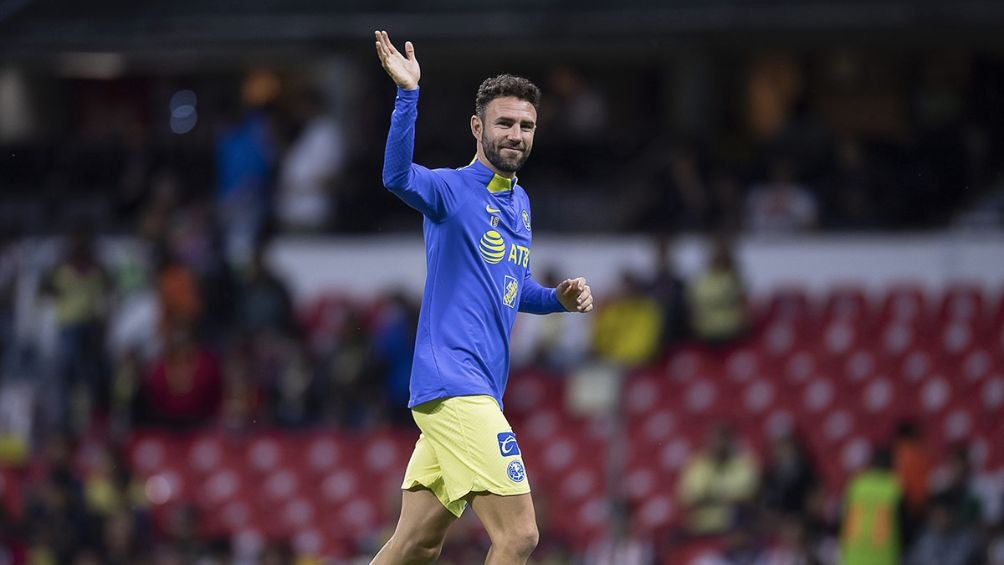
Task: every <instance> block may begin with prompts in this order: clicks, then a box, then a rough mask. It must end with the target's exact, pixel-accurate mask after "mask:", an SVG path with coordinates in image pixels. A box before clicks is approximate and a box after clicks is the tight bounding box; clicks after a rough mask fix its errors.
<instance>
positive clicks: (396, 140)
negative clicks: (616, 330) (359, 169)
mask: <svg viewBox="0 0 1004 565" xmlns="http://www.w3.org/2000/svg"><path fill="white" fill-rule="evenodd" d="M417 116H418V89H415V90H404V89H401V88H399V89H398V93H397V99H396V100H395V103H394V113H393V114H392V115H391V124H390V132H389V134H388V136H387V147H386V151H385V154H384V167H383V183H384V186H386V187H387V189H388V190H390V191H391V192H393V193H394V194H396V195H397V196H398V197H399V198H400V199H401V200H403V201H404V202H405V203H407V204H408V205H409V206H411V207H412V208H414V209H416V210H418V211H419V212H421V213H422V214H423V215H424V216H425V218H424V221H423V232H424V236H425V260H426V281H425V292H424V294H423V296H422V308H421V311H420V313H419V317H418V331H417V335H416V339H415V360H414V363H413V365H412V371H411V385H410V399H409V401H408V406H409V407H414V406H417V405H419V404H422V403H424V402H428V401H430V400H435V399H437V398H445V397H452V396H466V395H475V394H485V395H488V396H491V397H493V398H495V400H496V401H498V403H499V406H500V407H501V406H502V394H503V392H505V386H506V382H507V380H508V378H509V336H510V333H511V332H512V326H513V323H514V322H515V321H516V312H517V311H520V312H530V313H534V314H547V313H551V312H563V311H564V308H563V307H562V306H561V303H560V302H558V298H557V294H556V290H555V289H553V288H544V287H542V286H541V285H540V284H539V283H537V281H535V280H534V279H533V277H532V276H531V275H530V247H531V246H530V240H531V233H530V226H531V223H530V200H529V198H528V197H527V195H526V191H525V190H523V187H521V186H519V185H518V184H516V179H515V178H513V179H507V178H504V177H501V176H499V175H496V174H495V173H494V172H493V171H492V170H491V169H489V168H488V167H486V166H485V165H483V164H482V163H481V162H480V161H478V160H477V159H475V160H474V161H473V162H472V163H471V164H470V165H468V166H466V167H461V168H459V169H434V170H431V169H427V168H425V167H423V166H421V165H416V164H414V163H412V155H413V149H414V141H415V119H416V118H417Z"/></svg>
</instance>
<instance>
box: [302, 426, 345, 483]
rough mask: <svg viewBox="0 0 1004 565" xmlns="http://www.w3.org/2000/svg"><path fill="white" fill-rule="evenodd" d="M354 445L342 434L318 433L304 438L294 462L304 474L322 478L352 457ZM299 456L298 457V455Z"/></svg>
mask: <svg viewBox="0 0 1004 565" xmlns="http://www.w3.org/2000/svg"><path fill="white" fill-rule="evenodd" d="M352 450H353V446H352V445H351V444H350V442H349V441H348V440H347V439H345V438H344V437H342V436H340V435H336V434H333V433H317V434H313V435H311V436H310V437H306V438H304V439H303V442H302V444H301V449H299V450H298V452H297V453H296V454H294V457H295V458H296V459H298V461H296V462H294V464H296V465H297V466H298V468H299V469H300V471H301V472H302V473H304V474H307V475H310V476H313V477H314V478H321V477H324V476H326V475H327V474H328V473H331V472H333V471H335V470H336V469H338V468H340V467H341V466H342V465H343V464H345V463H346V460H347V459H351V456H352ZM297 456H298V457H297Z"/></svg>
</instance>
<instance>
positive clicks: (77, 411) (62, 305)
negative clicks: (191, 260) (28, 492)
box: [42, 230, 112, 429]
mask: <svg viewBox="0 0 1004 565" xmlns="http://www.w3.org/2000/svg"><path fill="white" fill-rule="evenodd" d="M93 244H94V243H93V240H92V237H91V234H90V233H89V232H87V231H85V230H77V231H76V232H75V233H73V234H72V235H71V236H70V238H69V241H68V242H67V247H66V252H65V254H64V255H63V257H62V258H61V259H60V261H59V263H58V264H57V265H56V267H55V268H54V269H53V270H52V272H51V273H50V274H49V276H48V277H47V278H46V279H45V281H44V282H43V287H42V289H43V292H45V293H46V294H48V295H50V296H52V298H53V300H54V302H55V311H56V322H57V324H58V325H59V337H58V340H59V346H58V351H57V354H56V355H57V363H58V370H57V379H58V380H57V383H56V387H55V389H54V390H52V392H51V394H47V398H48V399H50V400H55V401H56V404H57V409H58V412H57V413H56V414H55V415H54V416H55V417H56V418H55V421H56V422H58V423H61V424H63V425H70V426H74V427H77V428H78V429H79V427H80V426H84V425H86V424H87V421H88V419H89V418H90V410H89V407H88V406H87V405H88V404H89V403H90V402H91V401H93V400H99V401H100V400H101V399H102V398H103V396H104V395H103V393H104V391H105V389H106V386H105V384H106V382H107V379H106V377H105V370H106V360H105V358H104V351H105V341H104V337H105V322H106V316H107V308H108V304H109V301H110V299H111V293H112V289H111V283H110V280H109V277H108V275H107V273H106V272H105V269H104V267H103V266H102V265H101V263H99V261H98V259H97V257H96V256H95V254H94V249H93Z"/></svg>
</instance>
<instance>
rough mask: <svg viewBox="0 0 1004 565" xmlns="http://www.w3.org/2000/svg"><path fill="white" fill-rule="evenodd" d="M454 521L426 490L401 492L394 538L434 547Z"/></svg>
mask: <svg viewBox="0 0 1004 565" xmlns="http://www.w3.org/2000/svg"><path fill="white" fill-rule="evenodd" d="M456 519H457V518H456V516H454V515H453V513H452V512H450V511H449V510H447V509H446V507H445V506H443V503H442V502H440V500H439V498H437V497H436V495H435V494H433V493H432V492H431V491H429V490H428V489H425V488H421V487H418V488H415V489H412V490H402V491H401V517H400V518H398V521H397V526H396V527H395V528H394V537H395V538H398V539H411V540H423V541H425V542H427V543H430V544H432V545H436V544H439V543H442V541H443V538H444V537H445V536H446V530H447V528H449V527H450V524H452V523H453V522H455V521H456Z"/></svg>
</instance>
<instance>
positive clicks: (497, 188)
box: [488, 173, 516, 194]
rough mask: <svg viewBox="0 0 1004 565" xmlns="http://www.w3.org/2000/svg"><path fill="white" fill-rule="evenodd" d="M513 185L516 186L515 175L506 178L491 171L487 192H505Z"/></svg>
mask: <svg viewBox="0 0 1004 565" xmlns="http://www.w3.org/2000/svg"><path fill="white" fill-rule="evenodd" d="M514 186H516V177H513V178H511V179H507V178H505V177H500V176H498V175H497V174H494V173H493V174H492V180H490V181H488V192H491V193H492V194H495V193H497V192H505V191H507V190H512V187H514Z"/></svg>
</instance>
